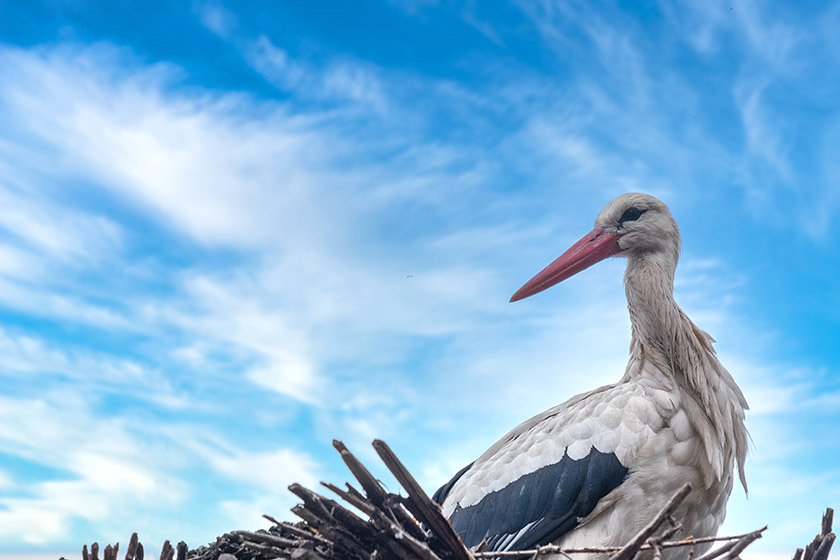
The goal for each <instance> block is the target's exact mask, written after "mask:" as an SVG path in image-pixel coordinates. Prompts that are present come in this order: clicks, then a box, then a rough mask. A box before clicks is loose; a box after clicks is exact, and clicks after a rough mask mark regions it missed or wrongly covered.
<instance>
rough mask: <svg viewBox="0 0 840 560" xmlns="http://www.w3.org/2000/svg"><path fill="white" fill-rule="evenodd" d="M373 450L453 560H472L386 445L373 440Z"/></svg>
mask: <svg viewBox="0 0 840 560" xmlns="http://www.w3.org/2000/svg"><path fill="white" fill-rule="evenodd" d="M373 448H374V449H375V450H376V452H377V453H378V454H379V457H380V458H381V459H382V462H383V463H385V466H386V467H388V470H390V471H391V473H392V474H393V475H394V477H395V478H396V479H397V482H399V483H400V485H401V486H402V487H403V488H405V491H406V492H408V497H409V498H410V499H411V503H412V504H413V505H414V506H415V507H416V509H415V510H414V515H416V516H417V518H418V519H419V520H420V521H421V522H422V523H424V524H425V525H426V526H428V527H429V529H431V531H432V532H433V533H434V534H435V535H437V537H438V538H439V539H440V540H441V541H443V543H444V544H445V545H446V547H447V549H448V550H449V552H450V554H452V556H453V558H455V560H472V558H471V557H470V553H469V551H468V550H467V549H466V547H465V546H464V543H463V542H461V537H459V536H458V534H457V533H456V532H455V530H454V529H453V528H452V525H450V524H449V521H448V520H447V519H446V518H445V517H444V516H443V514H442V513H441V512H440V507H438V505H437V504H435V503H434V502H433V501H432V500H431V499H430V498H429V496H428V494H426V492H425V491H424V490H423V488H422V487H421V486H420V485H419V484H418V483H417V481H416V480H415V479H414V477H413V476H411V473H410V472H408V469H406V468H405V465H403V464H402V462H400V460H399V459H397V456H396V455H395V454H394V452H393V451H392V450H391V448H390V447H388V444H387V443H385V442H384V441H382V440H381V439H376V440H373Z"/></svg>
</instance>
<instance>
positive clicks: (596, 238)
mask: <svg viewBox="0 0 840 560" xmlns="http://www.w3.org/2000/svg"><path fill="white" fill-rule="evenodd" d="M621 235H622V234H620V233H606V232H604V230H603V229H602V228H598V227H596V228H595V229H593V230H592V231H590V232H589V233H587V234H586V235H585V236H583V238H582V239H581V240H580V241H578V242H577V243H575V244H574V245H572V246H571V247H569V249H568V250H567V251H566V252H565V253H563V254H562V255H560V256H559V257H557V260H555V261H554V262H553V263H551V264H550V265H548V266H547V267H545V268H544V269H543V270H542V271H541V272H540V273H539V274H537V275H536V276H534V277H533V278H531V279H530V280H528V283H527V284H525V285H524V286H522V287H521V288H519V290H518V291H517V292H516V293H515V294H513V297H512V298H510V301H519V300H520V299H525V298H526V297H529V296H532V295H534V294H538V293H540V292H541V291H543V290H547V289H548V288H550V287H552V286H553V285H555V284H558V283H560V282H562V281H563V280H565V279H566V278H569V277H571V276H574V275H575V274H577V273H578V272H580V271H581V270H584V269H586V268H589V267H590V266H592V265H593V264H595V263H596V262H599V261H602V260H604V259H606V258H607V257H611V256H613V255H615V254H616V253H618V252H619V251H621V248H620V247H619V246H618V238H619V237H621Z"/></svg>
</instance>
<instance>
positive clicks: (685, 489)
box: [610, 483, 691, 560]
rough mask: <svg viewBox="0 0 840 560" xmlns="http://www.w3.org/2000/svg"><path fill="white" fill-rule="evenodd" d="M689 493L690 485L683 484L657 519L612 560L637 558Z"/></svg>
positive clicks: (613, 556)
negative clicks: (646, 543) (647, 542)
mask: <svg viewBox="0 0 840 560" xmlns="http://www.w3.org/2000/svg"><path fill="white" fill-rule="evenodd" d="M689 492H691V485H690V484H688V483H686V484H683V486H682V488H680V489H679V490H678V491H677V493H676V494H674V495H673V497H671V499H670V500H668V503H667V504H665V507H664V508H662V511H660V512H659V513H657V514H656V517H654V518H653V520H652V521H651V522H650V523H648V524H647V525H646V526H645V527H644V528H643V529H642V530H641V531H639V532H638V533H637V534H636V536H635V537H633V538H632V539H631V540H630V542H629V543H627V544H626V545H624V547H622V549H621V550H619V551H618V552H616V553H615V554H614V555H612V556H611V557H610V560H631V559H632V558H633V557H635V556H636V554H637V553H638V552H639V549H640V548H642V545H643V544H645V541H646V540H648V539H649V538H650V537H651V536H653V534H654V533H655V532H656V531H657V530H658V529H659V526H660V525H662V523H663V522H664V521H665V519H667V517H668V516H669V515H672V514H673V513H674V510H675V509H677V506H679V505H680V503H682V501H683V500H684V499H685V497H686V496H688V494H689Z"/></svg>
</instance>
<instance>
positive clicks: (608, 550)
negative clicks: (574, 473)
mask: <svg viewBox="0 0 840 560" xmlns="http://www.w3.org/2000/svg"><path fill="white" fill-rule="evenodd" d="M766 530H767V527H766V526H765V527H762V528H761V529H758V530H757V531H753V532H751V533H744V534H743V535H733V536H731V537H696V538H694V537H692V538H688V539H683V540H679V541H665V542H663V543H662V544H661V545H660V546H661V547H662V548H663V549H665V548H677V547H681V546H695V545H698V544H705V543H710V542H724V541H737V540H741V539H743V538H744V537H748V536H750V535H752V534H754V533H763V532H764V531H766ZM651 549H653V546H652V545H651V544H650V543H649V542H648V543H645V544H643V545H642V546H641V547H640V548H639V550H651ZM619 550H621V547H619V546H590V547H581V548H562V547H560V546H556V545H546V546H541V547H539V548H533V549H529V550H499V551H495V552H483V551H482V552H473V556H474V557H475V558H476V559H480V558H495V557H508V558H517V557H522V556H534V555H535V554H592V553H600V554H613V553H615V552H618V551H619ZM697 560H699V559H697Z"/></svg>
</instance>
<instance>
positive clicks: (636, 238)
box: [510, 193, 680, 301]
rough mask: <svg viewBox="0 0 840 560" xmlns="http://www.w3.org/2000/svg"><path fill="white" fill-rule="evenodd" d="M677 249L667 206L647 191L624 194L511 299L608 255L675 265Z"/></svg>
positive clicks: (675, 230) (536, 290)
mask: <svg viewBox="0 0 840 560" xmlns="http://www.w3.org/2000/svg"><path fill="white" fill-rule="evenodd" d="M679 253H680V230H679V228H678V227H677V222H676V221H674V218H673V217H672V216H671V212H670V210H668V207H667V206H666V205H665V204H664V203H663V202H662V201H660V200H659V199H657V198H655V197H653V196H651V195H649V194H643V193H627V194H623V195H621V196H619V197H617V198H614V199H613V200H611V201H610V202H609V203H608V204H607V205H606V206H605V207H604V209H603V210H601V213H600V214H598V218H597V219H596V220H595V229H593V230H592V231H591V232H589V233H588V234H586V235H585V236H583V238H581V240H580V241H578V242H577V243H575V244H574V245H572V246H571V247H570V248H569V249H568V250H567V251H566V252H565V253H563V254H562V255H560V257H558V258H557V260H555V261H554V262H553V263H551V264H550V265H548V266H547V267H545V268H544V269H543V270H542V272H540V273H539V274H537V275H536V276H534V277H533V278H532V279H531V280H529V281H528V282H527V283H526V284H525V285H524V286H522V287H521V288H520V289H519V291H517V292H516V293H515V294H513V297H512V298H510V301H518V300H520V299H524V298H526V297H528V296H532V295H534V294H536V293H539V292H541V291H543V290H546V289H548V288H550V287H551V286H553V285H555V284H557V283H559V282H562V281H563V280H565V279H567V278H569V277H571V276H574V275H575V274H577V273H578V272H580V271H581V270H584V269H586V268H589V267H590V266H592V265H593V264H595V263H597V262H599V261H602V260H604V259H606V258H607V257H612V256H618V257H628V258H630V259H635V258H654V259H662V260H665V261H667V262H668V263H669V264H671V265H672V266H676V263H677V259H678V258H679Z"/></svg>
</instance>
